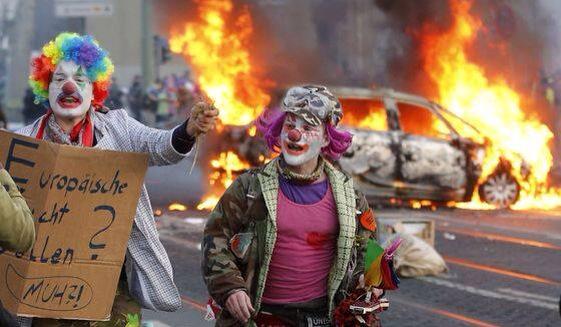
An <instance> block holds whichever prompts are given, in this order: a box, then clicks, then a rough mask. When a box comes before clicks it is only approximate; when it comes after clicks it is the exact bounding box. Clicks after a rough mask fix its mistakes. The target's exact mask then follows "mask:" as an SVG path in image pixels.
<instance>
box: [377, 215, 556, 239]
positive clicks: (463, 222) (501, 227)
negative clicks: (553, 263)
mask: <svg viewBox="0 0 561 327" xmlns="http://www.w3.org/2000/svg"><path fill="white" fill-rule="evenodd" d="M378 216H380V217H383V215H382V214H379V215H378ZM398 217H399V216H398ZM424 218H431V219H435V220H439V221H442V222H444V223H454V224H458V225H464V226H476V227H487V228H494V229H498V230H503V231H510V232H516V233H524V234H532V235H536V236H537V237H539V238H541V239H543V238H544V237H547V238H550V239H552V240H561V234H559V233H550V232H542V231H535V230H530V229H527V228H524V227H514V226H506V225H497V224H490V223H486V222H483V221H481V220H467V219H463V218H454V217H453V216H452V215H446V216H445V217H439V216H436V215H434V214H433V213H427V215H425V216H424Z"/></svg>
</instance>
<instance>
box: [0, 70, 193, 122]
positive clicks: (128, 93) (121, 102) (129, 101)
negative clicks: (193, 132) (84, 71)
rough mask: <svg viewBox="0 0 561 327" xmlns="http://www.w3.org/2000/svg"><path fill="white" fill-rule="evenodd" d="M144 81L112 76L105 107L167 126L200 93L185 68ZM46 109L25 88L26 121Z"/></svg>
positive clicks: (183, 114) (181, 116)
mask: <svg viewBox="0 0 561 327" xmlns="http://www.w3.org/2000/svg"><path fill="white" fill-rule="evenodd" d="M143 84H144V83H143V80H142V77H141V76H140V75H136V76H134V78H133V79H132V82H131V85H130V86H129V87H128V88H127V87H122V86H121V85H120V84H119V82H118V80H117V79H115V78H114V77H113V79H112V83H111V87H110V89H109V96H108V97H107V100H105V106H106V107H107V108H109V109H110V110H114V109H122V108H125V109H126V110H127V111H128V113H129V115H130V116H132V117H134V118H135V119H137V120H139V121H141V122H143V123H144V124H146V125H148V126H154V127H158V128H166V127H170V126H172V125H174V124H176V123H178V122H181V121H183V120H184V119H185V117H186V116H187V114H188V111H189V110H190V108H191V107H192V105H193V104H194V103H195V101H197V99H198V98H199V97H200V94H201V93H200V90H199V88H198V87H197V85H196V84H195V83H194V82H193V81H192V80H191V77H190V74H189V72H188V71H186V72H184V73H183V74H181V75H176V74H172V75H168V76H164V77H162V78H158V79H156V80H155V81H154V82H153V83H151V84H150V85H148V86H147V87H144V86H143ZM45 112H46V108H44V107H43V105H41V104H36V103H35V102H34V96H33V92H32V91H31V88H28V89H27V90H26V92H25V95H24V98H23V118H24V122H25V124H29V123H31V122H33V121H35V120H36V119H37V118H39V117H41V116H42V115H43V114H44V113H45ZM0 118H1V117H0ZM0 124H1V121H0Z"/></svg>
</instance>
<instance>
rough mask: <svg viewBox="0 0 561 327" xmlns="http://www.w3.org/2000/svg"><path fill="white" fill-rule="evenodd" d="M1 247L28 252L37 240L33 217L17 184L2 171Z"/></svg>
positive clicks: (0, 200)
mask: <svg viewBox="0 0 561 327" xmlns="http://www.w3.org/2000/svg"><path fill="white" fill-rule="evenodd" d="M0 183H1V184H2V185H1V186H0V246H2V247H3V248H6V249H8V250H14V251H27V250H29V248H31V246H32V245H33V241H34V240H35V225H34V224H33V216H32V215H31V211H30V210H29V207H28V206H27V203H26V202H25V199H24V198H23V196H22V195H21V193H20V192H19V190H18V188H17V186H16V183H14V181H13V180H12V178H11V177H10V175H9V174H8V172H7V171H6V170H5V169H3V168H2V169H0Z"/></svg>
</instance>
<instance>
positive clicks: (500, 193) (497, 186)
mask: <svg viewBox="0 0 561 327" xmlns="http://www.w3.org/2000/svg"><path fill="white" fill-rule="evenodd" d="M478 191H479V197H480V198H481V200H483V201H485V202H487V203H489V204H492V205H494V206H495V207H497V208H508V207H510V206H511V205H513V204H514V203H515V202H516V201H518V197H519V196H520V184H518V181H517V180H516V179H515V178H514V177H513V176H512V175H511V174H509V173H508V172H505V171H502V172H496V173H494V174H492V175H490V176H489V177H488V178H487V180H486V181H485V182H483V183H482V184H481V185H479V190H478Z"/></svg>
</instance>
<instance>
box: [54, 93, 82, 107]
mask: <svg viewBox="0 0 561 327" xmlns="http://www.w3.org/2000/svg"><path fill="white" fill-rule="evenodd" d="M56 102H57V104H58V105H59V106H60V107H61V108H63V109H74V108H76V107H79V106H80V105H81V104H82V99H81V97H79V96H76V95H65V94H61V95H59V96H58V98H57V101H56Z"/></svg>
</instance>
